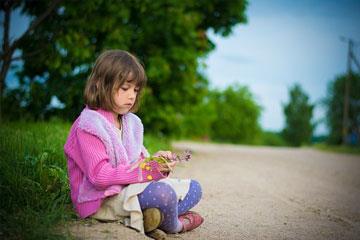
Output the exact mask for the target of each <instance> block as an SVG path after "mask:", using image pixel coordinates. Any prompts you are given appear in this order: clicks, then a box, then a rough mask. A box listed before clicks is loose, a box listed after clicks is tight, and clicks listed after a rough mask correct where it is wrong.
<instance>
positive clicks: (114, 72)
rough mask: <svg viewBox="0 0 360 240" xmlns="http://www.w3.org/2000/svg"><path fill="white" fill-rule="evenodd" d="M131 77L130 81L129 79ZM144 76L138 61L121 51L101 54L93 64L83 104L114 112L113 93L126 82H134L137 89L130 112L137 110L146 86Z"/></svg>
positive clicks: (109, 51)
mask: <svg viewBox="0 0 360 240" xmlns="http://www.w3.org/2000/svg"><path fill="white" fill-rule="evenodd" d="M130 77H131V79H129V78H130ZM146 80H147V78H146V74H145V71H144V68H143V66H142V65H141V64H140V62H139V60H138V59H137V58H136V57H135V56H134V55H132V54H130V53H128V52H127V51H123V50H108V51H105V52H103V53H102V54H101V55H100V56H99V57H98V58H97V59H96V62H95V65H94V67H93V69H92V71H91V74H90V76H89V78H88V80H87V82H86V85H85V90H84V102H85V104H86V105H87V106H88V107H89V108H91V109H99V108H102V109H104V110H107V111H114V110H115V109H116V105H115V102H114V99H113V95H114V93H115V92H116V91H117V90H118V89H119V88H120V87H121V85H123V84H124V83H125V82H126V81H131V82H135V84H136V85H137V87H139V92H138V94H137V96H136V100H135V104H134V106H133V107H132V108H131V109H130V111H131V112H134V111H136V110H137V108H138V105H139V97H140V93H141V90H142V89H143V87H144V86H145V84H146Z"/></svg>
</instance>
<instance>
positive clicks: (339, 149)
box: [314, 143, 360, 155]
mask: <svg viewBox="0 0 360 240" xmlns="http://www.w3.org/2000/svg"><path fill="white" fill-rule="evenodd" d="M314 147H315V148H316V149H319V150H322V151H327V152H336V153H345V154H354V155H360V148H359V147H356V146H346V145H340V146H339V145H329V144H324V143H319V144H315V145H314Z"/></svg>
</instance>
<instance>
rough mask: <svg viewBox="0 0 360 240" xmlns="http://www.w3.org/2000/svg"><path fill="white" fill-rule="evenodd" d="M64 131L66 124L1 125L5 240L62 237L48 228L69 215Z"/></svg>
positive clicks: (0, 208)
mask: <svg viewBox="0 0 360 240" xmlns="http://www.w3.org/2000/svg"><path fill="white" fill-rule="evenodd" d="M68 129H69V126H68V124H61V125H50V124H45V123H38V124H31V123H25V122H18V123H7V124H2V125H1V130H0V139H1V141H0V157H1V160H0V164H1V166H0V188H1V203H0V224H1V229H2V234H4V236H5V238H6V239H8V238H9V239H12V238H14V239H58V238H62V237H61V236H58V235H57V234H55V233H54V232H53V227H54V223H56V222H58V221H61V220H66V219H68V218H69V217H70V216H71V214H70V212H69V203H70V197H69V187H68V183H67V172H66V168H65V164H66V162H65V158H64V156H63V142H64V141H65V138H66V134H67V131H68ZM50 133H51V134H50Z"/></svg>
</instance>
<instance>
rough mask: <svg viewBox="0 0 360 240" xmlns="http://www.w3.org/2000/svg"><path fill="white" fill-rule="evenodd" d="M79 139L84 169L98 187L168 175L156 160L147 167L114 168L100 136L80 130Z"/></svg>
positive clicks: (103, 187) (123, 166)
mask: <svg viewBox="0 0 360 240" xmlns="http://www.w3.org/2000/svg"><path fill="white" fill-rule="evenodd" d="M77 140H78V146H79V148H80V157H81V163H82V164H83V168H82V169H83V171H84V173H85V174H86V176H87V178H88V179H89V181H90V182H91V183H92V184H94V186H95V187H96V188H100V189H105V188H107V187H109V186H111V185H125V184H130V183H138V182H147V181H150V180H159V179H161V178H164V177H166V176H165V175H163V174H162V173H161V172H160V171H159V164H158V163H157V162H155V161H152V162H150V163H149V167H147V168H140V169H139V167H136V168H134V169H131V167H130V166H129V165H118V166H117V167H116V168H113V167H112V165H111V163H110V162H109V156H108V154H107V153H106V149H105V145H104V144H103V143H102V141H101V140H100V139H99V138H97V137H96V136H94V135H91V134H89V133H87V132H85V131H82V130H78V131H77Z"/></svg>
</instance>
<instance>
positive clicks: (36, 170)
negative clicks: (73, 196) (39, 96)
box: [0, 119, 170, 239]
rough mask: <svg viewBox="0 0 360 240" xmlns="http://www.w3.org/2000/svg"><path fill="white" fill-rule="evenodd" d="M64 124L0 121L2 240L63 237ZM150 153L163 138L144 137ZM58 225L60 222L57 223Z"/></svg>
mask: <svg viewBox="0 0 360 240" xmlns="http://www.w3.org/2000/svg"><path fill="white" fill-rule="evenodd" d="M69 129H70V124H68V123H63V122H61V121H59V120H57V119H54V120H52V121H51V122H48V123H43V122H38V123H31V122H24V121H22V122H12V123H3V124H1V125H0V191H1V192H0V195H1V202H0V229H1V234H2V235H1V237H2V238H4V239H64V238H66V236H61V235H59V234H57V233H56V231H55V230H54V227H55V226H56V224H58V223H62V222H63V221H66V220H69V219H71V218H76V215H75V213H74V212H73V210H72V204H71V200H70V192H69V185H68V177H67V168H66V159H65V156H64V153H63V146H64V143H65V140H66V137H67V135H68V133H69ZM145 146H149V151H150V152H155V151H158V150H159V149H163V150H167V149H169V148H170V144H169V141H168V140H167V139H166V138H159V137H155V136H150V135H146V136H145ZM60 225H61V224H60Z"/></svg>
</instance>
